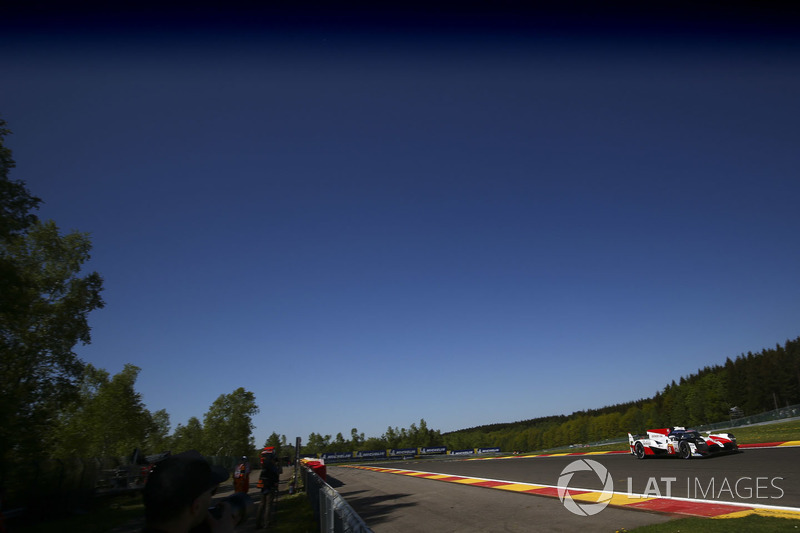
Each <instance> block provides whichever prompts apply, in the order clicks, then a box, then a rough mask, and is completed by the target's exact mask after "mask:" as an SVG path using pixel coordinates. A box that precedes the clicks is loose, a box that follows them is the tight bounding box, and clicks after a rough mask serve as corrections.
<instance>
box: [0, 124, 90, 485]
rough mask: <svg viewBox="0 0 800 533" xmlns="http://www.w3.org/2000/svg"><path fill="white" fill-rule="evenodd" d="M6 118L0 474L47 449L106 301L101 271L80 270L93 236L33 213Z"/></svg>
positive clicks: (0, 163)
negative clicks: (62, 228) (13, 172)
mask: <svg viewBox="0 0 800 533" xmlns="http://www.w3.org/2000/svg"><path fill="white" fill-rule="evenodd" d="M5 125H6V123H5V121H2V120H0V478H5V477H6V476H8V475H9V474H10V472H9V468H11V466H12V464H13V463H14V462H20V461H25V460H27V459H29V458H31V457H34V456H37V455H39V454H40V453H41V452H42V448H43V446H44V443H46V442H48V440H49V439H48V438H47V437H48V435H50V434H51V433H52V431H53V427H54V424H55V423H56V415H57V413H58V412H59V408H60V407H61V406H62V405H64V404H65V403H68V402H69V401H71V400H72V399H74V398H75V395H76V393H77V390H78V386H77V385H78V382H79V380H80V378H81V375H82V372H83V363H82V361H80V359H78V357H77V355H76V354H75V353H74V352H73V349H74V347H75V345H76V344H78V343H82V344H87V343H89V341H90V339H91V337H90V328H89V323H88V315H89V313H90V312H91V311H93V310H94V309H99V308H102V307H103V300H102V299H101V297H100V293H101V291H102V278H101V277H100V275H99V274H97V273H96V272H92V273H90V274H87V275H83V276H81V269H82V266H83V264H84V263H85V262H86V261H87V260H88V259H89V252H90V250H91V243H90V241H89V237H88V236H87V234H85V233H79V232H71V233H68V234H66V235H61V234H60V233H59V230H58V227H57V226H56V224H55V223H54V222H52V221H48V222H40V221H39V220H38V219H37V217H36V216H35V215H34V214H33V213H32V212H31V211H32V210H33V209H36V208H38V205H39V203H40V202H41V200H39V199H38V198H36V197H34V196H32V195H31V194H30V193H29V192H28V190H27V189H26V188H25V186H24V184H23V183H22V182H20V181H12V180H10V179H9V177H8V176H9V171H10V169H11V168H13V167H14V161H13V159H12V158H11V151H10V150H9V149H8V148H6V147H5V145H4V142H3V141H4V137H5V136H6V135H7V134H8V133H9V131H8V130H7V129H6V127H5Z"/></svg>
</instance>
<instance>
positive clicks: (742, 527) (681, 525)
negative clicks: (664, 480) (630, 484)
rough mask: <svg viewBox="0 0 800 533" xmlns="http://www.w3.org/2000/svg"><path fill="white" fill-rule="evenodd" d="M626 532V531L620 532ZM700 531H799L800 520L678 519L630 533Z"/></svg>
mask: <svg viewBox="0 0 800 533" xmlns="http://www.w3.org/2000/svg"><path fill="white" fill-rule="evenodd" d="M622 531H626V530H622ZM690 531H692V532H694V531H702V532H703V533H731V531H735V532H736V533H741V532H745V533H747V532H749V531H757V532H759V533H771V532H772V531H782V532H784V533H785V532H786V531H800V520H791V519H789V518H774V517H767V516H758V515H750V516H745V517H743V518H724V519H716V518H680V519H678V520H672V521H671V522H664V523H663V524H654V525H651V526H643V527H637V528H636V529H632V530H630V533H633V532H635V533H681V532H690Z"/></svg>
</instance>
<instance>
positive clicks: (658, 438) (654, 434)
mask: <svg viewBox="0 0 800 533" xmlns="http://www.w3.org/2000/svg"><path fill="white" fill-rule="evenodd" d="M628 442H629V443H630V446H631V454H632V455H635V456H636V457H637V458H638V459H644V458H645V457H648V456H658V455H677V456H678V457H681V458H683V459H691V458H692V457H703V456H706V455H710V454H712V453H719V452H735V451H737V450H738V449H739V446H738V445H737V444H736V437H734V436H733V433H711V432H708V434H707V435H705V436H704V435H701V434H700V432H699V431H697V430H694V429H686V428H682V427H673V428H665V429H649V430H647V435H631V434H630V433H628Z"/></svg>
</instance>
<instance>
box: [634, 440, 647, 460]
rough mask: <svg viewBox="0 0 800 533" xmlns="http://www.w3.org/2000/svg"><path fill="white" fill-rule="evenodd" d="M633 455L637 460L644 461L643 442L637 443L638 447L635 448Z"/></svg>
mask: <svg viewBox="0 0 800 533" xmlns="http://www.w3.org/2000/svg"><path fill="white" fill-rule="evenodd" d="M633 453H634V455H636V458H637V459H644V457H645V455H644V445H643V444H642V443H641V442H637V443H636V446H634V447H633Z"/></svg>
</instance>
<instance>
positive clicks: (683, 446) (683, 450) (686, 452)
mask: <svg viewBox="0 0 800 533" xmlns="http://www.w3.org/2000/svg"><path fill="white" fill-rule="evenodd" d="M678 454H679V455H680V457H681V459H691V458H692V449H691V448H690V447H689V443H688V442H686V441H683V442H681V443H680V445H679V446H678Z"/></svg>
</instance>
